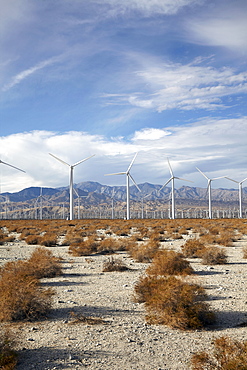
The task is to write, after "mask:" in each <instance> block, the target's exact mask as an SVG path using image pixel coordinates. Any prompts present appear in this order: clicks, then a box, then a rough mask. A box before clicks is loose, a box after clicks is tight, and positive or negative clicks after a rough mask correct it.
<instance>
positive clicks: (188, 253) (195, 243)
mask: <svg viewBox="0 0 247 370" xmlns="http://www.w3.org/2000/svg"><path fill="white" fill-rule="evenodd" d="M181 248H182V252H183V255H184V257H186V258H196V257H201V255H202V253H203V251H204V250H205V245H204V244H203V243H202V242H200V241H199V240H197V239H188V240H187V241H186V242H185V244H184V245H182V246H181Z"/></svg>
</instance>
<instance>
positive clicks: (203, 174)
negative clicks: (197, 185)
mask: <svg viewBox="0 0 247 370" xmlns="http://www.w3.org/2000/svg"><path fill="white" fill-rule="evenodd" d="M196 169H197V171H199V172H200V173H201V174H202V176H204V177H205V179H207V180H209V178H208V177H207V176H206V175H205V173H203V172H202V171H201V170H199V168H197V167H196Z"/></svg>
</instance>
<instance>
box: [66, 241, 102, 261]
mask: <svg viewBox="0 0 247 370" xmlns="http://www.w3.org/2000/svg"><path fill="white" fill-rule="evenodd" d="M97 246H98V242H97V241H96V240H95V238H94V237H89V238H88V239H87V240H84V241H81V242H75V243H72V244H71V245H70V246H69V253H71V254H72V256H77V257H80V256H88V255H90V254H93V253H96V252H97Z"/></svg>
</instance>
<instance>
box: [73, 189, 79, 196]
mask: <svg viewBox="0 0 247 370" xmlns="http://www.w3.org/2000/svg"><path fill="white" fill-rule="evenodd" d="M73 190H74V192H75V195H77V196H78V197H79V194H78V192H77V190H76V189H75V188H74V187H73Z"/></svg>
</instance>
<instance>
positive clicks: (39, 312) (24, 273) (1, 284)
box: [0, 261, 54, 321]
mask: <svg viewBox="0 0 247 370" xmlns="http://www.w3.org/2000/svg"><path fill="white" fill-rule="evenodd" d="M26 266H27V262H23V261H17V262H9V263H8V264H7V266H6V268H5V267H3V268H2V269H1V276H0V296H1V300H0V321H15V320H23V319H28V320H33V319H36V318H39V317H41V316H43V315H45V314H46V313H47V311H48V310H49V309H50V306H51V298H52V296H53V294H54V292H53V291H52V290H51V289H41V287H40V284H39V281H38V279H36V278H35V277H33V276H30V275H29V274H28V269H26Z"/></svg>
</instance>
